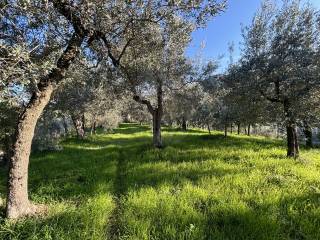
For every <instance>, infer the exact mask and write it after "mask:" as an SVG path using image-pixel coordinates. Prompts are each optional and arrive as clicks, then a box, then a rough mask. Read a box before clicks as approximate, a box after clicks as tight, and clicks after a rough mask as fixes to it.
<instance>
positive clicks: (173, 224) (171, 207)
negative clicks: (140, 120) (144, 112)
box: [0, 124, 320, 240]
mask: <svg viewBox="0 0 320 240" xmlns="http://www.w3.org/2000/svg"><path fill="white" fill-rule="evenodd" d="M163 138H164V143H165V147H164V148H163V149H161V150H159V149H154V148H153V147H152V142H151V132H150V128H149V126H140V125H138V124H123V125H121V126H120V128H119V129H116V130H115V131H114V133H109V134H104V133H99V134H98V135H95V136H88V137H87V138H86V139H84V140H81V141H80V140H77V139H74V138H70V139H67V140H65V141H64V142H62V145H63V147H64V148H63V150H62V151H59V152H42V153H33V155H32V157H31V164H30V198H31V199H32V200H33V201H35V202H40V203H45V204H47V205H48V206H49V213H48V215H47V216H43V217H39V218H30V219H25V220H22V221H19V222H18V223H16V224H12V223H9V222H7V221H6V220H4V218H3V214H2V215H0V239H137V240H143V239H148V240H149V239H150V240H151V239H152V240H153V239H164V240H167V239H196V240H198V239H312V240H313V239H320V150H319V149H312V150H306V149H303V148H302V153H301V157H300V159H297V160H294V159H288V158H286V157H285V155H286V150H285V144H284V143H283V141H281V140H276V139H268V138H265V137H248V136H242V135H241V136H238V135H235V134H233V135H230V136H228V137H227V138H224V136H223V135H222V134H221V133H220V132H213V133H212V135H208V134H207V133H206V132H204V131H201V130H199V129H195V130H190V131H187V132H182V131H180V130H177V129H170V128H165V129H164V131H163ZM0 174H1V176H3V177H2V178H1V180H0V183H1V184H0V197H2V198H4V197H5V175H6V172H5V171H4V170H3V169H2V170H1V172H0ZM0 209H1V207H0ZM2 210H3V207H2Z"/></svg>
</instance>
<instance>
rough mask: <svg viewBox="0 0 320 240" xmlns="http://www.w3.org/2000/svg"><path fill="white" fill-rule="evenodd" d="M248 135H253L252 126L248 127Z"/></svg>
mask: <svg viewBox="0 0 320 240" xmlns="http://www.w3.org/2000/svg"><path fill="white" fill-rule="evenodd" d="M247 135H248V136H250V135H251V125H250V124H249V125H248V131H247Z"/></svg>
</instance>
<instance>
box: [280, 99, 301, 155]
mask: <svg viewBox="0 0 320 240" xmlns="http://www.w3.org/2000/svg"><path fill="white" fill-rule="evenodd" d="M283 106H284V112H285V116H286V130H287V157H293V158H297V157H299V142H298V135H297V127H296V122H295V121H294V117H293V113H292V111H291V106H290V102H289V100H288V99H285V100H284V102H283Z"/></svg>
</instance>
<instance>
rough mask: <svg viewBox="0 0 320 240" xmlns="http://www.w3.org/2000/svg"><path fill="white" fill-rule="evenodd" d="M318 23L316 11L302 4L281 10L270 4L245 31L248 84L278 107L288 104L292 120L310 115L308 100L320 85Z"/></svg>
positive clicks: (288, 3) (288, 4)
mask: <svg viewBox="0 0 320 240" xmlns="http://www.w3.org/2000/svg"><path fill="white" fill-rule="evenodd" d="M317 20H318V18H317V13H316V11H315V9H313V8H312V7H311V6H310V5H304V6H301V4H300V1H295V0H291V1H284V2H283V4H282V5H281V6H280V7H277V6H276V5H273V4H271V3H270V2H269V1H266V2H265V3H264V4H263V6H262V8H261V10H260V11H259V12H258V13H257V14H256V16H255V17H254V19H253V21H252V23H251V25H250V26H248V27H246V28H245V29H244V49H243V57H242V60H241V64H242V65H243V66H244V69H246V73H247V81H249V83H250V86H251V87H252V88H254V89H256V90H257V91H258V92H259V93H260V94H261V95H262V96H264V97H265V98H266V99H268V100H270V101H271V102H273V103H275V106H276V105H277V104H280V105H282V106H283V104H284V102H286V103H288V104H287V105H289V107H288V108H289V110H288V111H289V112H290V114H289V115H290V116H286V118H287V120H288V118H290V119H291V120H290V121H297V120H299V119H303V118H304V116H305V115H306V114H308V112H306V111H305V110H304V109H307V108H306V104H308V101H304V100H307V99H308V98H307V96H309V97H310V94H312V92H313V91H314V89H316V88H317V87H319V85H320V82H319V79H320V78H319V62H318V61H319V60H318V59H319V58H318V55H319V53H318V50H319V31H318V29H317V27H318V25H317V24H318V23H317Z"/></svg>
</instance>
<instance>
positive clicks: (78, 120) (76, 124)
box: [72, 115, 85, 139]
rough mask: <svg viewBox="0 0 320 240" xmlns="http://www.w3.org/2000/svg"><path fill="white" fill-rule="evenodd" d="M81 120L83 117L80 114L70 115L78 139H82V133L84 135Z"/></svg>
mask: <svg viewBox="0 0 320 240" xmlns="http://www.w3.org/2000/svg"><path fill="white" fill-rule="evenodd" d="M83 120H84V119H83V116H82V115H73V116H72V122H73V125H74V128H75V130H76V133H77V138H78V139H83V138H84V135H85V131H84V121H83Z"/></svg>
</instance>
